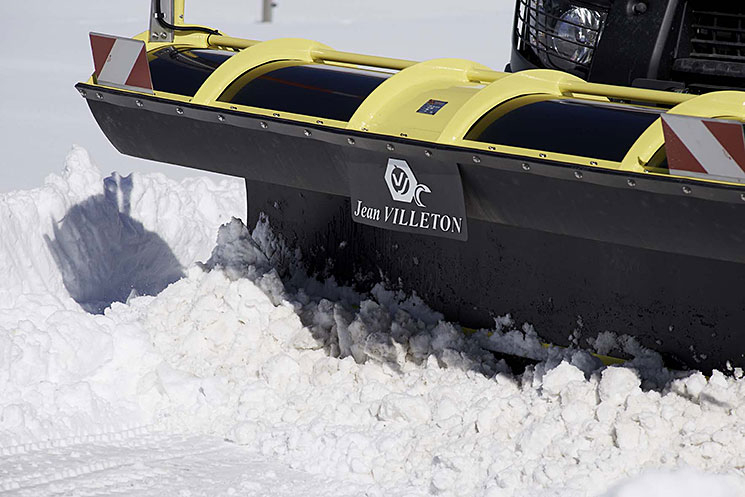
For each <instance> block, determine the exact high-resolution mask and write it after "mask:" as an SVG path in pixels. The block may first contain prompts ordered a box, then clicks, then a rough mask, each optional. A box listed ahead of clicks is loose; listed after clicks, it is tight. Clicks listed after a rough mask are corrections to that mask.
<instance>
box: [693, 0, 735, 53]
mask: <svg viewBox="0 0 745 497" xmlns="http://www.w3.org/2000/svg"><path fill="white" fill-rule="evenodd" d="M691 4H692V5H691V10H690V31H689V33H690V43H691V44H690V49H691V52H690V57H691V58H694V59H705V60H722V61H732V62H745V5H744V4H742V3H741V2H739V1H734V0H728V1H726V2H723V1H722V2H711V1H708V2H707V1H697V2H691Z"/></svg>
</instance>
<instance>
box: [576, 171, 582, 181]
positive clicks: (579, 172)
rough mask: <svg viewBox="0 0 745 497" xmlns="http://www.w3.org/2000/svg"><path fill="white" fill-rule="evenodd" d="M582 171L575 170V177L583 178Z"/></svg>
mask: <svg viewBox="0 0 745 497" xmlns="http://www.w3.org/2000/svg"><path fill="white" fill-rule="evenodd" d="M582 176H583V174H582V171H574V177H575V178H577V179H582Z"/></svg>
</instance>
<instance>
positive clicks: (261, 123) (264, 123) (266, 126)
mask: <svg viewBox="0 0 745 497" xmlns="http://www.w3.org/2000/svg"><path fill="white" fill-rule="evenodd" d="M259 126H261V127H262V128H263V129H266V128H268V127H269V125H268V124H267V123H266V122H265V121H261V122H260V123H259Z"/></svg>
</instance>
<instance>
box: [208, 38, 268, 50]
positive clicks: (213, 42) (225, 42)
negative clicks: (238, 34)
mask: <svg viewBox="0 0 745 497" xmlns="http://www.w3.org/2000/svg"><path fill="white" fill-rule="evenodd" d="M259 43H261V41H258V40H246V39H244V38H234V37H232V36H223V35H209V36H208V37H207V44H208V45H209V46H211V47H214V48H233V49H235V50H243V49H245V48H250V47H252V46H254V45H258V44H259Z"/></svg>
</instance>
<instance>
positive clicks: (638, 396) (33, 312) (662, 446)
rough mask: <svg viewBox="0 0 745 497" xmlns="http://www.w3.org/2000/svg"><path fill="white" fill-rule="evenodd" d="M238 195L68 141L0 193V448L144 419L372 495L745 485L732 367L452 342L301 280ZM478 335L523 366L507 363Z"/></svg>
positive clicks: (509, 338) (434, 323)
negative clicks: (22, 188) (149, 171)
mask: <svg viewBox="0 0 745 497" xmlns="http://www.w3.org/2000/svg"><path fill="white" fill-rule="evenodd" d="M242 195H243V194H242V185H241V184H240V183H229V182H226V183H223V184H220V185H214V184H212V183H210V182H207V181H202V180H186V181H183V182H181V183H175V182H172V181H169V180H167V179H166V178H164V177H162V176H158V175H146V176H132V177H121V176H118V175H115V174H114V175H111V176H109V177H107V178H102V177H101V175H100V174H99V173H98V171H97V170H96V169H95V168H94V167H93V166H92V165H91V164H90V162H89V159H88V157H87V154H86V153H85V152H84V151H83V150H82V149H74V150H73V152H72V153H71V154H70V156H69V157H68V160H67V166H66V168H65V171H64V172H63V174H62V175H60V176H57V175H54V176H51V177H50V178H49V179H48V180H47V182H46V184H45V185H44V186H43V187H42V188H40V189H38V190H33V191H30V192H15V193H11V194H8V195H5V196H3V197H0V270H2V274H3V277H4V282H3V284H2V285H0V392H2V396H0V447H3V446H9V445H17V444H23V443H30V444H33V443H38V442H39V441H44V440H46V439H49V438H52V437H57V438H59V437H61V436H70V437H76V436H78V437H79V436H84V435H89V434H91V433H96V432H106V431H112V430H116V429H121V428H131V427H133V426H136V427H139V426H154V427H157V428H158V429H162V430H166V431H167V432H189V433H202V434H205V433H206V434H214V435H218V436H219V437H223V438H227V439H229V440H231V441H234V442H236V443H239V444H243V445H245V446H247V447H250V448H251V449H253V450H255V451H256V452H257V453H260V454H264V455H266V456H267V457H272V458H279V459H281V460H283V461H285V462H286V463H287V464H289V465H291V466H292V467H294V468H297V469H300V470H303V471H306V472H311V473H314V474H317V475H322V476H323V477H327V478H331V479H335V480H342V481H349V482H353V483H354V484H355V485H361V486H362V487H363V488H367V489H368V490H367V494H368V495H431V494H434V495H459V496H465V495H473V496H476V495H488V496H490V497H498V496H499V497H501V496H527V495H530V496H536V495H542V496H589V495H601V494H603V493H604V492H606V491H607V492H608V493H607V494H606V495H608V496H610V497H626V496H627V495H635V496H638V495H644V494H643V493H642V492H643V491H647V490H649V489H654V488H657V487H655V485H659V484H660V482H668V483H665V484H664V485H665V488H668V489H669V488H672V487H671V486H670V485H671V484H670V483H669V482H670V481H671V480H676V481H678V482H683V481H686V480H683V479H680V473H675V474H676V476H674V477H668V476H667V475H668V474H669V473H660V474H655V475H651V476H649V477H645V478H648V479H647V480H638V481H637V482H632V483H627V484H624V483H621V480H622V479H624V478H626V477H628V476H630V475H635V474H637V473H639V472H640V471H642V470H644V469H664V470H666V471H680V470H681V468H690V467H693V468H697V469H698V470H699V471H704V472H707V473H717V474H724V475H726V476H716V477H704V476H701V475H700V474H698V473H685V474H686V475H689V476H690V475H693V476H690V478H692V480H691V481H692V482H699V483H700V482H701V481H706V482H707V483H706V488H707V489H709V490H710V494H711V495H712V496H713V495H717V494H716V493H715V492H717V491H718V492H720V495H737V492H740V494H739V495H745V479H744V478H743V470H744V469H745V459H744V457H745V421H744V420H745V382H744V381H742V380H737V379H735V378H733V377H732V376H729V377H728V376H725V375H723V374H721V373H715V374H713V375H712V376H711V378H705V377H704V376H703V375H701V374H700V373H693V374H686V375H676V374H675V373H673V372H670V371H666V370H664V369H663V368H661V366H660V363H659V362H656V361H655V358H654V355H653V354H645V353H643V351H639V352H640V357H639V359H637V361H636V362H632V363H630V364H629V367H613V368H602V367H601V365H600V364H599V363H598V362H597V361H596V360H594V359H593V358H592V357H591V356H590V355H589V354H588V353H587V352H583V351H572V350H568V351H562V350H558V349H551V350H546V349H543V348H542V347H540V345H539V343H538V339H537V335H536V333H535V331H534V330H532V328H531V327H530V326H516V324H515V323H512V322H511V320H510V319H509V318H508V317H505V318H503V319H500V320H499V321H498V322H497V323H495V329H494V330H489V331H487V330H483V331H481V332H479V333H477V334H475V335H474V336H471V337H466V336H465V335H464V334H463V333H462V331H461V330H460V329H459V328H458V327H457V326H454V325H452V324H450V323H445V322H442V321H441V316H440V315H438V314H437V313H434V312H432V311H431V310H430V309H428V308H427V306H426V304H425V303H424V302H422V301H421V300H419V299H418V298H416V296H407V295H403V294H400V293H398V292H394V291H390V290H387V289H386V288H384V287H383V286H378V287H376V288H375V290H374V291H373V292H372V294H371V295H359V294H357V293H355V292H353V291H352V290H350V289H348V288H340V287H338V286H337V285H336V284H335V283H334V282H333V281H325V282H316V281H315V280H312V279H308V278H306V277H305V276H304V275H303V274H302V271H300V272H297V271H295V272H293V270H292V264H289V265H288V264H286V262H287V261H288V260H290V259H292V257H293V255H292V254H291V253H287V252H284V248H283V246H282V243H281V241H280V240H276V239H275V238H274V237H273V235H272V233H271V230H269V228H268V225H267V224H265V223H261V224H259V226H257V227H256V229H255V230H253V233H250V232H249V231H248V230H247V228H246V227H245V226H244V225H243V224H242V223H241V222H240V221H239V220H232V221H230V216H238V215H241V214H242V213H243V212H244V211H245V200H244V199H243V197H242ZM221 224H222V225H223V226H222V227H221V228H219V234H218V226H220V225H221ZM216 236H217V245H216V246H215V243H214V240H215V237H216ZM197 261H203V263H201V264H196V262H197ZM279 261H281V262H282V268H283V269H286V270H287V273H286V274H285V275H284V277H280V273H279V272H278V270H277V263H278V262H279ZM147 294H150V295H147ZM138 295H139V296H138ZM104 297H105V298H104ZM111 302H113V303H111ZM101 312H103V313H101ZM490 349H495V350H503V349H509V350H521V351H523V352H527V353H530V354H534V355H535V357H537V358H538V359H539V362H538V364H537V365H536V366H534V367H530V368H528V370H527V371H526V372H525V373H524V374H521V375H514V374H512V373H511V372H510V370H509V368H508V367H507V365H506V364H505V363H504V362H503V361H500V360H499V359H497V358H496V357H495V356H494V355H493V354H492V353H491V352H490ZM678 376H679V377H678ZM616 483H618V484H619V485H620V486H618V487H616V488H614V489H612V490H609V487H611V486H612V485H614V484H616ZM696 484H698V483H696ZM634 485H637V486H634ZM638 485H641V487H640V486H638ZM692 488H695V485H694V483H688V484H686V488H681V489H679V490H678V492H679V493H676V494H675V495H677V496H680V495H687V494H686V493H685V492H686V491H688V490H689V489H692ZM640 489H641V490H640ZM650 495H651V494H650ZM655 495H664V494H661V493H657V494H655ZM696 495H697V496H698V495H699V494H696Z"/></svg>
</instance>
